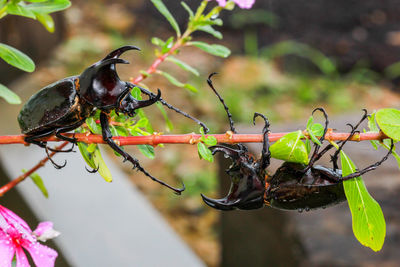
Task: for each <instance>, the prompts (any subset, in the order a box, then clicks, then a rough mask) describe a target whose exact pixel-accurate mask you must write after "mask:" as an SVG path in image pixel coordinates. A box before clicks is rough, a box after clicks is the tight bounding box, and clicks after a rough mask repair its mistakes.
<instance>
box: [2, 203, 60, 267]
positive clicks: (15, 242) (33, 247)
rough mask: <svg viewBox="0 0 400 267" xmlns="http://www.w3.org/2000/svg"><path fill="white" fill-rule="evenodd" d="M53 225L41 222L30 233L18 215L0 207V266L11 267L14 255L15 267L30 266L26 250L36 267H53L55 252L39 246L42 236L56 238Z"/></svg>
mask: <svg viewBox="0 0 400 267" xmlns="http://www.w3.org/2000/svg"><path fill="white" fill-rule="evenodd" d="M52 227H53V223H51V222H43V223H40V224H39V225H38V228H37V229H36V230H35V231H34V232H32V230H31V229H30V228H29V226H28V224H27V223H26V222H25V221H24V220H22V219H21V218H20V217H18V215H16V214H15V213H14V212H12V211H11V210H9V209H6V208H5V207H3V206H1V205H0V266H2V267H3V266H4V267H11V262H12V261H13V258H14V255H16V260H17V265H16V267H25V266H30V265H29V262H28V259H27V257H26V255H25V252H24V250H23V248H24V249H26V250H27V251H28V252H29V254H30V255H31V257H32V259H33V261H34V263H35V264H36V266H38V267H42V266H43V267H47V266H54V262H55V260H56V258H57V256H58V254H57V252H56V251H55V250H53V249H51V248H49V247H46V246H44V245H42V244H40V243H39V242H38V241H37V240H38V239H39V240H41V238H42V239H43V237H42V236H47V237H48V236H56V235H57V233H58V232H56V231H54V230H53V229H52Z"/></svg>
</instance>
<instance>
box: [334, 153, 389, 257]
mask: <svg viewBox="0 0 400 267" xmlns="http://www.w3.org/2000/svg"><path fill="white" fill-rule="evenodd" d="M340 161H341V163H342V175H343V176H346V175H349V174H352V173H354V172H356V166H355V165H354V163H353V162H352V161H351V159H350V158H349V157H348V156H347V155H346V154H345V153H344V152H343V151H340ZM343 186H344V190H345V193H346V198H347V201H348V204H349V207H350V211H351V214H352V219H353V232H354V235H355V237H356V238H357V239H358V241H360V243H361V244H362V245H364V246H366V247H369V248H371V249H372V250H373V251H379V250H381V249H382V246H383V243H384V241H385V235H386V223H385V218H384V217H383V213H382V209H381V207H380V206H379V204H378V202H376V201H375V199H373V198H372V197H371V195H370V194H369V193H368V191H367V188H366V187H365V184H364V181H363V180H362V179H361V177H357V178H354V179H351V180H347V181H344V182H343Z"/></svg>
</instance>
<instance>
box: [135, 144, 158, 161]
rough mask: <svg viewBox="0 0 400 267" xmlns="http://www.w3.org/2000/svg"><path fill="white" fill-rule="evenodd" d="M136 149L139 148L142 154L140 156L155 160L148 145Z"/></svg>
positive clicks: (152, 149)
mask: <svg viewBox="0 0 400 267" xmlns="http://www.w3.org/2000/svg"><path fill="white" fill-rule="evenodd" d="M137 147H138V148H139V150H140V152H142V154H143V155H145V156H146V157H148V158H149V159H154V158H155V154H154V147H152V146H150V145H138V146H137Z"/></svg>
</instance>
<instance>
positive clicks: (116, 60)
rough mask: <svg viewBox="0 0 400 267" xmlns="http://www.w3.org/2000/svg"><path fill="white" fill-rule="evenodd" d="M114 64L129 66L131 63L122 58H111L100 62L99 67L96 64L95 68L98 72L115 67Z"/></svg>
mask: <svg viewBox="0 0 400 267" xmlns="http://www.w3.org/2000/svg"><path fill="white" fill-rule="evenodd" d="M114 64H129V61H126V60H124V59H120V58H109V59H106V60H102V61H100V62H98V65H97V64H96V65H95V66H94V67H95V69H96V70H98V69H100V68H102V67H104V66H108V65H114Z"/></svg>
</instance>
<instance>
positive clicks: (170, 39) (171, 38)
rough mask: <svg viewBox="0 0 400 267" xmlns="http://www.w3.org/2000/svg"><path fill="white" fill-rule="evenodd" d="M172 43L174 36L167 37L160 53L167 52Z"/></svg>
mask: <svg viewBox="0 0 400 267" xmlns="http://www.w3.org/2000/svg"><path fill="white" fill-rule="evenodd" d="M173 45H174V37H170V38H168V40H167V41H166V42H165V43H164V45H163V46H162V48H161V53H163V54H165V53H167V52H168V51H169V50H170V49H171V48H172V46H173Z"/></svg>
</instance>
